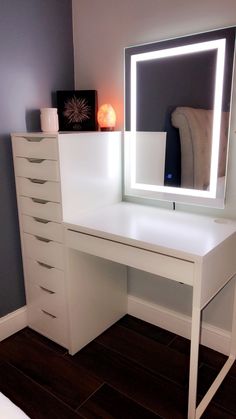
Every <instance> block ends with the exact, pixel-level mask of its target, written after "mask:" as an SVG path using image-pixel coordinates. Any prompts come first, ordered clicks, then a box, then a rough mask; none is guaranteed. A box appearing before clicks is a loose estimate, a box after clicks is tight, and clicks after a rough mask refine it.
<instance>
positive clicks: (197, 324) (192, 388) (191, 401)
mask: <svg viewBox="0 0 236 419" xmlns="http://www.w3.org/2000/svg"><path fill="white" fill-rule="evenodd" d="M196 294H197V293H196V291H195V290H194V289H193V308H192V329H191V351H190V367H189V390H188V419H194V418H195V417H196V401H197V378H198V352H199V342H200V329H201V309H200V307H198V304H197V301H196V300H197V295H196Z"/></svg>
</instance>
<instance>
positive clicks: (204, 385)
mask: <svg viewBox="0 0 236 419" xmlns="http://www.w3.org/2000/svg"><path fill="white" fill-rule="evenodd" d="M217 373H218V371H217V370H215V369H213V368H211V367H210V366H208V365H202V367H201V368H200V371H199V386H198V392H199V394H202V395H204V394H205V393H206V391H207V390H208V388H209V387H210V385H211V384H212V383H213V381H214V379H215V378H216V376H217ZM235 390H236V379H235V378H233V377H231V376H230V375H227V376H226V377H225V379H224V381H223V383H222V384H221V386H220V388H219V389H218V391H217V392H216V394H215V396H214V398H213V402H214V404H215V405H216V406H219V407H221V408H223V409H224V410H226V411H227V412H228V413H229V414H232V415H234V417H236V397H235Z"/></svg>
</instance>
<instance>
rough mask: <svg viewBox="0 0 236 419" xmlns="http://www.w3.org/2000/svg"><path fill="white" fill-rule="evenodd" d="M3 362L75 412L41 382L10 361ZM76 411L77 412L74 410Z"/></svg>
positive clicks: (74, 410) (73, 410)
mask: <svg viewBox="0 0 236 419" xmlns="http://www.w3.org/2000/svg"><path fill="white" fill-rule="evenodd" d="M5 364H8V365H10V366H11V367H13V368H14V369H15V370H16V371H18V372H19V373H20V374H22V375H23V376H24V377H26V378H27V379H28V380H30V381H31V382H32V383H34V384H35V385H37V386H38V387H39V388H41V390H44V391H45V392H46V393H48V394H50V396H52V397H53V398H54V399H56V400H57V401H58V402H60V403H62V404H63V405H64V406H66V407H67V408H69V409H70V410H71V411H72V412H76V409H73V407H71V406H70V405H69V404H67V403H66V402H65V401H64V400H62V399H60V398H59V397H58V396H56V395H55V394H54V393H52V392H51V391H50V390H48V389H47V388H46V387H44V386H43V385H42V384H40V383H38V382H37V381H35V380H34V379H33V378H31V377H30V376H29V375H27V374H25V373H24V372H23V371H21V370H20V369H19V368H17V367H16V366H15V365H14V364H11V362H5ZM76 413H78V412H76Z"/></svg>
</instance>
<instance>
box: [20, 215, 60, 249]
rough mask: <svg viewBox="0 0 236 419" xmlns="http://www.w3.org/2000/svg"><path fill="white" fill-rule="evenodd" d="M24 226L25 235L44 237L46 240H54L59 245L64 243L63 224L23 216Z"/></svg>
mask: <svg viewBox="0 0 236 419" xmlns="http://www.w3.org/2000/svg"><path fill="white" fill-rule="evenodd" d="M22 226H23V231H24V232H25V233H29V234H33V235H34V236H40V237H44V238H45V239H49V240H54V241H56V242H59V243H62V242H63V226H62V224H59V223H54V222H53V221H48V220H45V219H42V218H37V217H30V216H29V215H23V216H22Z"/></svg>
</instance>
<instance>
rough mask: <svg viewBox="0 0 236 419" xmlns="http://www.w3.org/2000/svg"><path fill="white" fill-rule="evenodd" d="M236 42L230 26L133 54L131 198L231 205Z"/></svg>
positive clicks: (128, 138)
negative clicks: (227, 193)
mask: <svg viewBox="0 0 236 419" xmlns="http://www.w3.org/2000/svg"><path fill="white" fill-rule="evenodd" d="M234 40H235V28H228V29H222V30H218V31H213V32H208V33H202V34H198V35H192V36H188V37H183V38H179V39H172V40H168V41H162V42H156V43H152V44H146V45H140V46H136V47H130V48H127V49H126V51H125V68H126V75H125V76H126V82H125V105H126V134H125V169H126V173H125V193H126V195H137V196H146V197H150V198H156V199H167V200H171V201H181V202H187V201H188V202H193V203H199V204H203V205H204V204H205V205H211V206H223V203H224V185H225V173H226V160H227V158H226V157H227V142H228V131H229V129H228V128H229V113H230V100H231V84H232V72H233V59H234ZM161 137H162V138H163V139H164V141H162V142H161V141H160V138H161ZM155 139H156V140H155ZM161 143H162V148H161V150H160V149H159V148H160V147H161ZM163 146H164V148H163ZM163 150H164V152H163ZM161 173H162V177H161ZM158 193H159V195H158ZM198 198H200V199H198Z"/></svg>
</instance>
